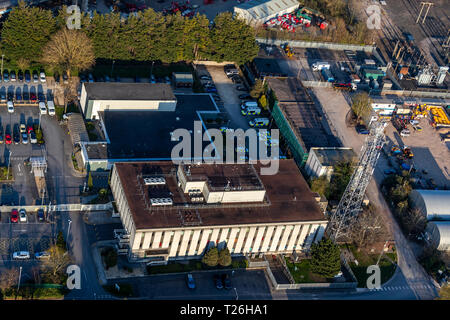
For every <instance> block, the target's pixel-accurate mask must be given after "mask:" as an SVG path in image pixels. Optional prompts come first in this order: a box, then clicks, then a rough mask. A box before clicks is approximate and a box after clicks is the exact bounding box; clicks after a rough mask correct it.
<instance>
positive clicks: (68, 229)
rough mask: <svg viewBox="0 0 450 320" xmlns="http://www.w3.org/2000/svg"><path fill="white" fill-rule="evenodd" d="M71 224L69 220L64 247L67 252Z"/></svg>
mask: <svg viewBox="0 0 450 320" xmlns="http://www.w3.org/2000/svg"><path fill="white" fill-rule="evenodd" d="M71 223H72V220H70V218H69V227H68V228H67V236H66V246H67V250H69V242H68V240H69V231H70V224H71Z"/></svg>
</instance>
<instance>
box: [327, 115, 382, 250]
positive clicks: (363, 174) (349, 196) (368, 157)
mask: <svg viewBox="0 0 450 320" xmlns="http://www.w3.org/2000/svg"><path fill="white" fill-rule="evenodd" d="M385 127H386V125H385V124H384V123H380V122H378V121H373V122H372V123H371V125H370V133H369V135H368V136H367V138H366V141H365V142H364V145H363V146H362V149H361V155H360V158H359V162H358V166H357V167H356V168H355V170H354V171H353V174H352V176H351V178H350V181H349V183H348V185H347V187H346V189H345V191H344V194H343V196H342V198H341V201H340V202H339V205H338V207H337V209H336V210H335V211H334V212H333V213H332V214H331V217H330V222H329V224H328V230H327V233H328V235H329V236H330V238H331V239H332V240H334V241H339V240H344V239H345V238H346V236H347V235H348V233H349V231H350V230H351V226H352V222H353V221H354V219H355V217H356V215H357V214H358V213H360V211H361V204H362V201H363V200H364V194H365V192H366V189H367V186H368V185H369V182H370V179H371V177H372V174H373V171H374V169H375V165H376V163H377V160H378V157H379V156H380V150H381V148H382V147H383V145H384V142H385V136H384V128H385Z"/></svg>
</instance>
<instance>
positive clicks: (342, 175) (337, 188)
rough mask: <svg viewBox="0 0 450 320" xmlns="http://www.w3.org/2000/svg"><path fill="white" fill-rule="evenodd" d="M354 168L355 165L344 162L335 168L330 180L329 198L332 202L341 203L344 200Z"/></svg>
mask: <svg viewBox="0 0 450 320" xmlns="http://www.w3.org/2000/svg"><path fill="white" fill-rule="evenodd" d="M353 167H354V164H353V163H352V162H350V161H342V162H339V163H338V164H336V165H335V166H334V168H333V175H332V176H331V179H330V191H329V194H330V195H329V197H330V199H331V200H337V201H339V200H340V199H341V198H342V195H343V194H344V191H345V188H347V185H348V183H349V181H350V178H351V176H352V173H353Z"/></svg>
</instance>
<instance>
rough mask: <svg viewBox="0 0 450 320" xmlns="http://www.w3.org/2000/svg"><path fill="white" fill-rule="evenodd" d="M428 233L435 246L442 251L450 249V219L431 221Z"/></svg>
mask: <svg viewBox="0 0 450 320" xmlns="http://www.w3.org/2000/svg"><path fill="white" fill-rule="evenodd" d="M426 233H427V234H428V237H429V241H430V243H431V244H432V245H433V247H435V248H436V249H438V250H440V251H450V221H430V222H429V223H428V225H427V228H426Z"/></svg>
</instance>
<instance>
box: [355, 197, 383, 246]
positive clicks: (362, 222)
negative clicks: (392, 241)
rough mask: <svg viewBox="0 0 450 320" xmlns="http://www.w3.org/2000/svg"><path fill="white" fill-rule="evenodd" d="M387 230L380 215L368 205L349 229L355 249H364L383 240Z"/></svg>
mask: <svg viewBox="0 0 450 320" xmlns="http://www.w3.org/2000/svg"><path fill="white" fill-rule="evenodd" d="M386 236H387V229H386V225H385V223H384V220H383V218H382V217H381V215H379V214H377V212H376V210H375V207H374V206H373V205H371V204H369V206H368V208H365V209H364V210H363V212H361V213H360V214H359V215H358V216H357V218H356V221H355V223H354V224H353V225H352V227H351V239H352V240H353V242H354V243H355V245H356V246H357V247H365V246H368V245H371V244H373V243H375V242H377V241H382V240H385V237H386Z"/></svg>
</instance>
